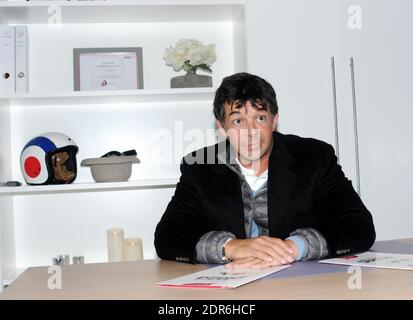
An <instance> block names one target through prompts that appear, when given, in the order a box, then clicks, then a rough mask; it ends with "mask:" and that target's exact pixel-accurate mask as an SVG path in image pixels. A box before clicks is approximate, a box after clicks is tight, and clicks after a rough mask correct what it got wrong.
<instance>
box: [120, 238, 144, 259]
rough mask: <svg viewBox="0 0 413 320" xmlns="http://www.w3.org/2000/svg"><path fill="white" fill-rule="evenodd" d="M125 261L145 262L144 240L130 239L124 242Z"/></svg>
mask: <svg viewBox="0 0 413 320" xmlns="http://www.w3.org/2000/svg"><path fill="white" fill-rule="evenodd" d="M123 260H124V261H136V260H143V249H142V239H140V238H129V239H125V241H124V242H123Z"/></svg>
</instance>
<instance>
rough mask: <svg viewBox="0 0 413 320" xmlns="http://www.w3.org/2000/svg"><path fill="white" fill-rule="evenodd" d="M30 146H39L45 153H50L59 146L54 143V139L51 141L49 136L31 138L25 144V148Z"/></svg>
mask: <svg viewBox="0 0 413 320" xmlns="http://www.w3.org/2000/svg"><path fill="white" fill-rule="evenodd" d="M30 146H38V147H39V148H42V149H43V151H44V152H45V153H48V152H50V151H53V150H56V149H57V147H56V145H55V144H54V143H53V141H51V140H50V139H49V138H46V137H36V138H34V139H32V140H30V141H29V142H28V143H27V144H26V145H25V146H24V148H23V149H26V148H28V147H30Z"/></svg>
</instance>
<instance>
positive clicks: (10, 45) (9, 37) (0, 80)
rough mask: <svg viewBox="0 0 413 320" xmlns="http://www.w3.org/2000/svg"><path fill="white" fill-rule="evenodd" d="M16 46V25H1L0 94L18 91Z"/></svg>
mask: <svg viewBox="0 0 413 320" xmlns="http://www.w3.org/2000/svg"><path fill="white" fill-rule="evenodd" d="M14 46H15V44H14V27H11V26H8V25H0V95H8V94H14V93H15V91H16V84H15V63H14V62H15V56H14V55H15V50H14V49H15V48H14Z"/></svg>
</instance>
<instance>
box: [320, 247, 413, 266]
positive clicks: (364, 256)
mask: <svg viewBox="0 0 413 320" xmlns="http://www.w3.org/2000/svg"><path fill="white" fill-rule="evenodd" d="M319 262H321V263H330V264H342V265H349V266H360V267H372V268H386V269H403V270H413V255H411V254H395V253H382V252H370V251H369V252H365V253H361V254H357V255H350V256H346V257H341V258H333V259H327V260H321V261H319Z"/></svg>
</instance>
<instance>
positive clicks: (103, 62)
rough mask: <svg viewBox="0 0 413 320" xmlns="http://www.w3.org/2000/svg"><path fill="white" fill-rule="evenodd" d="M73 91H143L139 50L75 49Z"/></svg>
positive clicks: (141, 62)
mask: <svg viewBox="0 0 413 320" xmlns="http://www.w3.org/2000/svg"><path fill="white" fill-rule="evenodd" d="M73 80H74V83H73V85H74V90H75V91H108V90H137V89H143V88H144V85H143V61H142V48H141V47H123V48H74V49H73Z"/></svg>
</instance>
